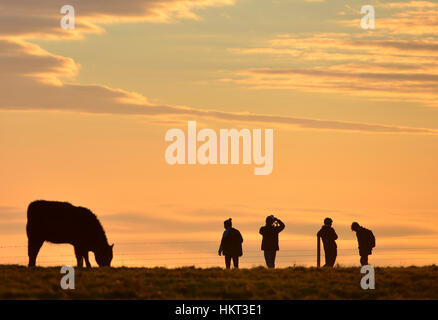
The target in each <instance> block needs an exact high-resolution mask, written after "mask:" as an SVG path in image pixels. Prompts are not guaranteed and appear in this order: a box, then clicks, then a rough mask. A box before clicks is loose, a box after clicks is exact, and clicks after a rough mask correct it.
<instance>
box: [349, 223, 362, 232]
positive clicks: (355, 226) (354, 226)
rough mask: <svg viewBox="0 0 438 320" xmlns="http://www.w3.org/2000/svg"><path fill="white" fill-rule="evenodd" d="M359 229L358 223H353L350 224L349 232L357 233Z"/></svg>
mask: <svg viewBox="0 0 438 320" xmlns="http://www.w3.org/2000/svg"><path fill="white" fill-rule="evenodd" d="M359 228H360V225H359V223H357V222H353V223H352V224H351V230H353V231H357V230H359Z"/></svg>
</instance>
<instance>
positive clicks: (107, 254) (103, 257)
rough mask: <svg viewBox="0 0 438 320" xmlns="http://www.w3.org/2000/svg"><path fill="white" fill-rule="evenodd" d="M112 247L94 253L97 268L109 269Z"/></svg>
mask: <svg viewBox="0 0 438 320" xmlns="http://www.w3.org/2000/svg"><path fill="white" fill-rule="evenodd" d="M113 247H114V244H112V245H106V246H104V247H103V248H100V249H99V250H97V251H96V252H94V256H95V258H96V262H97V264H98V265H99V267H109V266H110V265H111V260H112V259H113Z"/></svg>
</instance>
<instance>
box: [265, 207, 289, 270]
mask: <svg viewBox="0 0 438 320" xmlns="http://www.w3.org/2000/svg"><path fill="white" fill-rule="evenodd" d="M284 227H285V225H284V223H283V222H282V221H281V220H280V219H277V218H276V217H274V216H273V215H270V216H268V217H267V218H266V225H265V226H263V227H261V228H260V234H261V235H262V236H263V238H262V250H263V251H264V255H265V261H266V265H267V266H268V268H270V269H273V268H275V256H276V255H277V251H278V250H279V249H280V248H279V246H278V234H279V233H280V232H281V231H283V229H284Z"/></svg>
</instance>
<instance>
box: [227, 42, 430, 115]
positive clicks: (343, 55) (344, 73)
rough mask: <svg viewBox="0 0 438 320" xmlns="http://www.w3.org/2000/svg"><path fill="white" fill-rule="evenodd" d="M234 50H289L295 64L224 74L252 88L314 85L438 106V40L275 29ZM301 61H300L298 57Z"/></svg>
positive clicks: (321, 89) (306, 88)
mask: <svg viewBox="0 0 438 320" xmlns="http://www.w3.org/2000/svg"><path fill="white" fill-rule="evenodd" d="M232 51H234V52H236V53H238V54H264V55H268V56H282V57H287V56H290V57H291V58H293V59H294V62H295V63H296V64H300V68H272V67H271V68H252V69H247V70H241V71H238V72H236V73H235V75H234V76H232V77H230V78H229V79H227V80H228V81H230V82H233V83H237V84H241V85H245V86H249V87H251V88H255V89H265V88H270V89H283V90H298V91H311V92H314V91H319V92H328V93H342V94H344V95H355V96H361V97H364V98H368V99H371V100H372V99H379V100H391V101H404V102H413V103H420V104H424V105H427V106H432V107H437V106H438V102H437V101H438V83H437V80H438V41H437V40H435V39H429V38H425V39H418V40H417V39H411V40H406V39H405V40H401V39H397V40H394V39H364V38H363V37H362V36H355V35H349V34H343V33H339V34H337V33H322V34H316V35H315V34H314V35H311V36H308V35H288V34H282V35H278V36H277V37H276V38H274V39H272V40H270V41H269V42H268V45H267V46H265V47H256V48H234V49H232ZM297 61H301V63H297Z"/></svg>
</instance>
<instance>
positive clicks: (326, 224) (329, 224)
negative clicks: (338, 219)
mask: <svg viewBox="0 0 438 320" xmlns="http://www.w3.org/2000/svg"><path fill="white" fill-rule="evenodd" d="M332 223H333V220H332V219H330V218H325V219H324V225H325V226H328V227H331V226H332Z"/></svg>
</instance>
